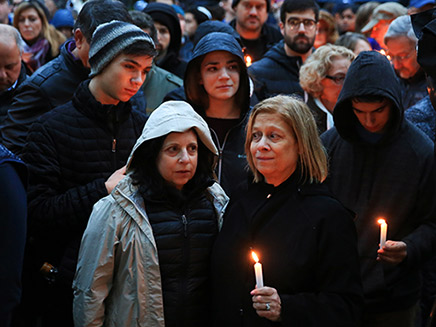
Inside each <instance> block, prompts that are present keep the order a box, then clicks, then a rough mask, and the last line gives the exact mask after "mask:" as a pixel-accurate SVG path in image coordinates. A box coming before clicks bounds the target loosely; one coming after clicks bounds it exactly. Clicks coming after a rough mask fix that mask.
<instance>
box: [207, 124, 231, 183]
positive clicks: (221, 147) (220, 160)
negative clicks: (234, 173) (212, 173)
mask: <svg viewBox="0 0 436 327" xmlns="http://www.w3.org/2000/svg"><path fill="white" fill-rule="evenodd" d="M233 128H234V127H232V128H231V129H229V130H228V131H227V133H226V136H224V142H223V144H222V145H221V144H220V140H219V138H218V135H217V133H216V132H215V131H214V130H213V129H212V128H210V130H211V131H212V132H213V135H214V136H215V138H216V144H217V145H218V146H217V148H218V172H217V178H218V182H219V183H221V174H222V168H223V151H224V147H225V146H226V142H227V138H228V136H229V134H230V132H231V131H232V129H233Z"/></svg>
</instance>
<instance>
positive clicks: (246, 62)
mask: <svg viewBox="0 0 436 327" xmlns="http://www.w3.org/2000/svg"><path fill="white" fill-rule="evenodd" d="M244 60H245V65H246V66H247V67H250V66H251V64H252V63H253V59H251V57H250V56H249V55H246V56H245V57H244Z"/></svg>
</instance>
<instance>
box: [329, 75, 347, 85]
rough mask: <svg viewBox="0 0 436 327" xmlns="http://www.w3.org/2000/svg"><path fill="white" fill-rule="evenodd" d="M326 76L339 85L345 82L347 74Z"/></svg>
mask: <svg viewBox="0 0 436 327" xmlns="http://www.w3.org/2000/svg"><path fill="white" fill-rule="evenodd" d="M325 78H328V79H331V80H332V81H333V83H335V84H337V85H342V84H344V80H345V76H343V75H341V76H330V75H326V76H325Z"/></svg>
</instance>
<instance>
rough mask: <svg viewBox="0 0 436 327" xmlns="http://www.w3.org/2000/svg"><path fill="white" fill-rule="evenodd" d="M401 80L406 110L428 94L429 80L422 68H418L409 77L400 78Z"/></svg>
mask: <svg viewBox="0 0 436 327" xmlns="http://www.w3.org/2000/svg"><path fill="white" fill-rule="evenodd" d="M399 80H400V84H401V88H402V97H403V106H404V110H407V109H408V108H410V107H412V106H413V105H415V104H416V103H418V102H419V101H420V100H421V99H423V98H424V97H426V96H427V95H428V91H427V80H426V79H425V73H424V71H423V70H422V69H420V70H418V72H417V73H416V74H415V75H413V76H412V77H411V78H409V79H403V78H399Z"/></svg>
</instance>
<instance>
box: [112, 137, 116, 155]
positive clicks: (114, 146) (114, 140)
mask: <svg viewBox="0 0 436 327" xmlns="http://www.w3.org/2000/svg"><path fill="white" fill-rule="evenodd" d="M112 152H113V153H115V152H117V139H115V138H114V139H113V140H112Z"/></svg>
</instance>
